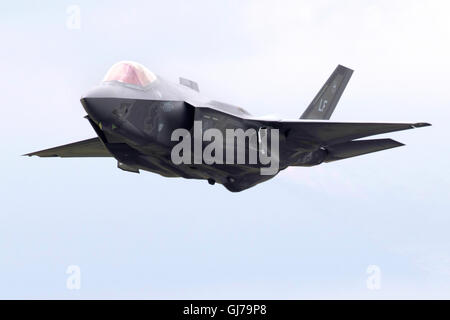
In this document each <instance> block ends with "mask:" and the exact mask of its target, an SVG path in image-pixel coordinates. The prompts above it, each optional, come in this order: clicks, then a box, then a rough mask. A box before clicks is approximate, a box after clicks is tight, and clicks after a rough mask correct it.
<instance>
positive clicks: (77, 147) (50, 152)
mask: <svg viewBox="0 0 450 320" xmlns="http://www.w3.org/2000/svg"><path fill="white" fill-rule="evenodd" d="M25 156H29V157H31V156H38V157H61V158H74V157H112V155H111V153H109V151H108V150H107V149H106V148H105V146H104V145H103V143H102V142H101V141H100V139H99V138H92V139H87V140H82V141H78V142H74V143H70V144H66V145H63V146H59V147H55V148H50V149H46V150H41V151H37V152H32V153H28V154H25Z"/></svg>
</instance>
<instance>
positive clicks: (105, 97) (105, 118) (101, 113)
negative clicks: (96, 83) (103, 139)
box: [80, 87, 114, 122]
mask: <svg viewBox="0 0 450 320" xmlns="http://www.w3.org/2000/svg"><path fill="white" fill-rule="evenodd" d="M110 96H111V93H110V92H108V91H107V90H106V91H105V89H104V88H102V87H96V88H93V89H92V90H90V91H88V92H87V93H86V94H85V95H84V96H83V97H81V99H80V102H81V104H82V105H83V108H84V110H85V111H86V112H87V114H88V115H89V116H90V117H91V118H92V119H93V120H95V121H97V122H110V121H111V120H112V119H111V116H112V110H113V108H114V106H113V105H112V104H111V98H109V97H110Z"/></svg>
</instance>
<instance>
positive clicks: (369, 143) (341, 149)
mask: <svg viewBox="0 0 450 320" xmlns="http://www.w3.org/2000/svg"><path fill="white" fill-rule="evenodd" d="M403 145H404V144H403V143H400V142H398V141H395V140H392V139H374V140H357V141H349V142H344V143H340V144H335V145H332V146H329V147H327V148H326V150H327V152H328V155H327V157H326V158H325V160H324V162H331V161H336V160H342V159H347V158H351V157H356V156H360V155H363V154H367V153H372V152H376V151H381V150H386V149H391V148H396V147H401V146H403Z"/></svg>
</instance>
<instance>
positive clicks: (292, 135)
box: [261, 120, 430, 146]
mask: <svg viewBox="0 0 450 320" xmlns="http://www.w3.org/2000/svg"><path fill="white" fill-rule="evenodd" d="M261 122H262V123H266V124H267V125H268V126H271V127H273V128H279V129H280V130H281V131H282V132H284V134H285V135H286V139H287V140H288V141H292V142H294V141H309V142H312V143H314V144H320V145H322V146H328V145H333V144H337V143H343V142H346V141H350V140H354V139H359V138H363V137H368V136H373V135H376V134H382V133H388V132H394V131H400V130H407V129H413V128H420V127H426V126H430V124H429V123H425V122H420V123H376V122H330V121H301V120H300V121H261ZM280 133H281V132H280Z"/></svg>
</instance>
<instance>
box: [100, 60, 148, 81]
mask: <svg viewBox="0 0 450 320" xmlns="http://www.w3.org/2000/svg"><path fill="white" fill-rule="evenodd" d="M155 80H156V75H155V74H154V73H153V72H151V71H150V70H148V69H147V68H146V67H144V66H143V65H142V64H139V63H137V62H133V61H121V62H117V63H116V64H114V65H113V66H112V67H111V68H109V70H108V72H107V73H106V76H105V77H104V78H103V82H105V81H118V82H122V83H126V84H131V85H135V86H140V87H146V86H148V85H149V84H150V83H152V82H153V81H155Z"/></svg>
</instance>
